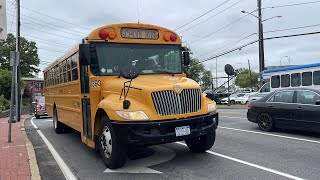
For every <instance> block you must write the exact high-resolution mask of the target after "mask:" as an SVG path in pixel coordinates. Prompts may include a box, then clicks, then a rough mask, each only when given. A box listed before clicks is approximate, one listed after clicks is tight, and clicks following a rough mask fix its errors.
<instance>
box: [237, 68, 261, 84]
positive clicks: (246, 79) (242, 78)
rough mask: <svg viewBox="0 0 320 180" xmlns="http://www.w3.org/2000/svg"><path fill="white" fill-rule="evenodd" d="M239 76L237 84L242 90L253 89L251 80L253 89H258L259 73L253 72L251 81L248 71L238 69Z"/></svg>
mask: <svg viewBox="0 0 320 180" xmlns="http://www.w3.org/2000/svg"><path fill="white" fill-rule="evenodd" d="M236 72H237V76H236V80H235V84H236V85H237V86H239V87H241V88H251V80H252V87H256V86H257V84H258V78H259V73H257V72H254V71H251V80H250V71H249V70H248V69H244V68H241V69H237V70H236Z"/></svg>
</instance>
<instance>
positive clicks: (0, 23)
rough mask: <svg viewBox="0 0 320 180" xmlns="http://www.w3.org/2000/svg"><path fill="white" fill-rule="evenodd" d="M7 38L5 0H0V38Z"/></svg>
mask: <svg viewBox="0 0 320 180" xmlns="http://www.w3.org/2000/svg"><path fill="white" fill-rule="evenodd" d="M6 39H7V15H6V0H0V40H6Z"/></svg>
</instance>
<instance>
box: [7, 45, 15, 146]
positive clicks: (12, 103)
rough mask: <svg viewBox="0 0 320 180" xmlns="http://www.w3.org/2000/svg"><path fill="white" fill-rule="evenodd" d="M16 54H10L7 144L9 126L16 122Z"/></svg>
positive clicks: (9, 139) (9, 136) (9, 140)
mask: <svg viewBox="0 0 320 180" xmlns="http://www.w3.org/2000/svg"><path fill="white" fill-rule="evenodd" d="M16 56H17V53H16V52H14V51H11V52H10V65H12V82H11V101H10V119H9V131H8V142H11V124H12V123H15V122H16V121H15V120H14V119H13V118H14V110H13V109H14V102H15V91H14V90H15V80H16V77H15V76H16V70H17V63H16V62H17V61H16Z"/></svg>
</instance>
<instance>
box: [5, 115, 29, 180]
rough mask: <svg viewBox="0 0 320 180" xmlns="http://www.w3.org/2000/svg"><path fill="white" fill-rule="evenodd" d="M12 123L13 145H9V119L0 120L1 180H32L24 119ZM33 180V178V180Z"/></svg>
mask: <svg viewBox="0 0 320 180" xmlns="http://www.w3.org/2000/svg"><path fill="white" fill-rule="evenodd" d="M28 117H30V115H22V116H21V121H20V122H17V123H12V131H11V132H12V136H11V143H8V130H9V123H8V119H9V118H0V180H15V179H19V180H30V179H31V170H30V163H29V159H30V158H29V155H28V149H27V145H26V142H27V141H28V139H27V138H26V135H25V132H24V124H23V122H24V119H26V118H28ZM32 179H33V178H32Z"/></svg>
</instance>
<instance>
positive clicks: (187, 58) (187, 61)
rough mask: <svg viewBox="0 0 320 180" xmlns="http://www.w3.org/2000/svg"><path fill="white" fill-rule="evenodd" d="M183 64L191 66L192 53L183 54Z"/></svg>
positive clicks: (185, 52)
mask: <svg viewBox="0 0 320 180" xmlns="http://www.w3.org/2000/svg"><path fill="white" fill-rule="evenodd" d="M183 64H184V65H185V66H189V64H190V53H189V52H188V51H184V52H183Z"/></svg>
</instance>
